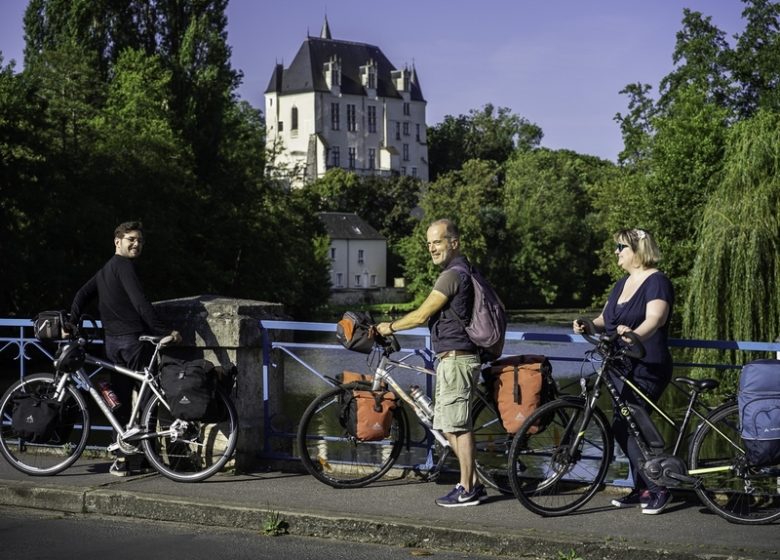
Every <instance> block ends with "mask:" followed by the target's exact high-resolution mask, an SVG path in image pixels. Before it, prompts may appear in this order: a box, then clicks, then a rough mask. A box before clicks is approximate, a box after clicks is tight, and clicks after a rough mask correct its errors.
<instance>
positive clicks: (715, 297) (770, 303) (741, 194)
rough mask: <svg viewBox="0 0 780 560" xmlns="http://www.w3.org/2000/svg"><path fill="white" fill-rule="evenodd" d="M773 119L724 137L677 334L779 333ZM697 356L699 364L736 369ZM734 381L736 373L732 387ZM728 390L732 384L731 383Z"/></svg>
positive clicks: (779, 179)
mask: <svg viewBox="0 0 780 560" xmlns="http://www.w3.org/2000/svg"><path fill="white" fill-rule="evenodd" d="M778 146H780V115H778V113H775V112H770V111H759V112H758V113H757V114H756V116H755V117H753V118H751V119H748V120H745V121H743V122H740V123H738V124H737V125H736V126H735V127H734V128H733V129H732V130H731V131H730V134H729V141H728V147H727V150H726V155H725V164H724V173H723V179H722V181H721V182H720V184H719V186H718V189H717V191H716V192H715V194H714V195H713V196H712V197H710V199H709V200H708V201H707V204H706V206H705V208H704V219H703V220H702V222H701V226H700V231H699V248H698V249H699V250H698V252H697V254H696V259H695V261H694V263H693V269H692V271H691V287H690V294H689V297H688V300H687V301H686V305H685V314H684V335H685V336H687V337H691V338H700V339H717V340H766V339H767V335H768V334H770V333H774V334H775V335H776V333H778V332H780V284H778V282H777V279H778V277H780V217H779V216H780V213H778V209H780V154H779V153H778V149H777V147H778ZM720 354H721V355H720V356H716V355H714V354H713V353H712V352H707V351H704V350H700V351H698V352H696V354H695V357H694V359H695V360H696V361H701V362H714V361H716V358H717V361H721V362H722V361H724V358H727V359H729V360H730V361H731V362H732V363H743V362H744V361H747V360H749V359H752V357H746V356H745V355H744V354H742V353H737V352H728V353H725V352H724V353H720ZM735 381H736V375H734V376H733V378H732V382H735ZM732 388H733V385H732Z"/></svg>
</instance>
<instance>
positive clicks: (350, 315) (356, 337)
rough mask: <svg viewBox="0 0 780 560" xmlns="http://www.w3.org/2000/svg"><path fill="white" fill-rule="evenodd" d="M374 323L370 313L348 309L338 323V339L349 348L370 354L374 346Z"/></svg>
mask: <svg viewBox="0 0 780 560" xmlns="http://www.w3.org/2000/svg"><path fill="white" fill-rule="evenodd" d="M373 324H374V320H373V319H372V317H371V314H370V313H366V312H363V311H347V312H346V313H344V315H343V316H342V317H341V320H340V321H339V322H338V323H336V339H337V340H338V341H339V342H340V343H341V345H342V346H343V347H344V348H346V349H347V350H353V351H355V352H360V353H361V354H369V353H370V352H371V349H372V348H373V347H374V329H373V326H372V325H373Z"/></svg>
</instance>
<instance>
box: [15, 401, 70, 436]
mask: <svg viewBox="0 0 780 560" xmlns="http://www.w3.org/2000/svg"><path fill="white" fill-rule="evenodd" d="M13 400H14V408H13V413H12V414H11V427H12V428H13V431H14V433H15V434H16V435H17V436H18V437H20V438H21V439H23V440H25V441H29V442H30V443H46V442H48V441H49V440H50V439H51V438H52V436H53V435H54V432H55V430H56V429H57V426H58V425H59V423H60V415H61V410H62V405H61V404H60V403H59V402H57V401H56V400H54V399H49V398H46V397H42V396H39V395H33V394H29V395H20V396H18V397H13Z"/></svg>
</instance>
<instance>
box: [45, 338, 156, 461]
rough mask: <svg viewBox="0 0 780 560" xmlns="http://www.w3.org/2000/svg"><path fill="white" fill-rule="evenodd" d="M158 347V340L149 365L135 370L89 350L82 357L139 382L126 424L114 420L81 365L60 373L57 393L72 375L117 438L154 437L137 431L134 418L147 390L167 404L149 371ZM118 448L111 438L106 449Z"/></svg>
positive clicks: (138, 429) (111, 412)
mask: <svg viewBox="0 0 780 560" xmlns="http://www.w3.org/2000/svg"><path fill="white" fill-rule="evenodd" d="M140 340H142V341H146V342H153V340H154V339H153V338H152V337H145V336H144V337H141V338H140ZM160 348H161V345H160V344H159V343H156V344H155V349H154V353H153V354H152V357H151V359H150V360H149V365H147V366H145V367H144V369H143V371H142V372H141V371H135V370H132V369H129V368H126V367H124V366H120V365H118V364H114V363H111V362H108V361H106V360H102V359H100V358H98V357H96V356H93V355H91V354H87V355H86V357H85V360H84V362H85V363H86V364H89V365H93V366H98V367H99V368H100V369H107V370H110V371H115V372H117V373H119V374H121V375H124V376H126V377H130V378H131V379H134V380H136V381H138V382H140V383H141V387H140V388H139V390H138V398H137V399H135V402H134V403H133V408H132V411H131V413H130V419H129V420H128V423H127V426H125V427H123V426H122V425H121V424H120V423H119V420H117V418H116V416H115V415H114V413H113V411H112V410H111V409H110V408H109V407H108V405H107V404H106V403H105V401H104V400H103V397H102V396H101V394H100V393H99V392H98V390H97V389H96V388H95V385H94V384H93V383H92V380H91V378H90V375H89V374H88V373H87V371H86V370H85V369H84V368H83V367H81V368H79V369H78V370H76V371H75V372H74V373H72V374H71V373H63V374H61V375H60V379H59V381H58V383H57V394H59V395H64V394H65V391H64V388H65V385H66V384H67V383H68V382H69V381H70V380H71V379H72V381H73V383H75V385H76V387H77V388H78V389H79V390H80V391H85V392H87V393H88V394H89V395H90V397H92V400H93V401H94V402H95V404H96V405H97V406H98V408H99V409H100V411H101V412H102V413H103V415H104V416H105V417H106V420H108V422H109V423H110V424H111V427H113V428H114V430H116V432H117V434H119V439H121V440H123V441H133V440H142V439H148V438H152V437H155V436H156V435H158V434H151V435H150V434H141V433H140V432H141V429H140V428H139V427H138V426H137V420H138V417H139V415H140V413H141V406H142V404H143V403H145V402H146V400H147V399H146V397H147V394H148V393H150V392H151V393H154V394H155V395H156V396H157V397H158V398H159V399H160V401H161V402H162V403H163V404H165V406H166V407H168V404H167V402H166V401H165V398H164V396H163V394H162V393H161V392H160V389H159V387H158V386H157V384H156V383H155V381H154V376H153V374H152V369H153V367H154V364H155V363H156V362H157V360H158V357H159V352H160ZM118 448H119V444H118V443H117V442H114V443H112V444H111V445H109V446H108V448H107V449H108V451H114V450H116V449H118Z"/></svg>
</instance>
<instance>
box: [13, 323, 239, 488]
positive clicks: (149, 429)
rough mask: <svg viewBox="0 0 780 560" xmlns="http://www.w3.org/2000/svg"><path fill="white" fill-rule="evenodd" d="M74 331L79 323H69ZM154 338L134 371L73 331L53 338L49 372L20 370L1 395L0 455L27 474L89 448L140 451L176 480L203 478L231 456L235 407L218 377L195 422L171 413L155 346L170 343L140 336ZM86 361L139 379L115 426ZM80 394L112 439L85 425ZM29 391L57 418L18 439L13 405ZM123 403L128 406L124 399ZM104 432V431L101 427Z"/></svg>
mask: <svg viewBox="0 0 780 560" xmlns="http://www.w3.org/2000/svg"><path fill="white" fill-rule="evenodd" d="M74 330H76V331H77V330H78V329H74ZM139 340H140V341H142V342H144V343H148V344H152V345H154V352H153V354H152V357H151V359H150V361H149V364H148V365H147V366H146V367H144V369H143V371H134V370H131V369H128V368H126V367H123V366H120V365H118V364H114V363H111V362H108V361H106V360H102V359H100V358H97V357H95V356H92V355H90V354H88V353H87V352H86V350H85V347H86V345H87V340H86V339H85V338H81V337H79V336H78V334H74V335H72V336H70V337H69V338H68V339H65V340H62V341H60V347H59V350H58V352H57V355H56V357H55V359H54V362H53V364H54V373H53V374H52V373H36V374H32V375H27V376H25V377H24V378H23V379H21V380H20V381H17V382H15V383H14V384H13V385H11V387H10V388H9V389H8V390H7V391H6V392H5V394H4V395H3V397H2V398H1V399H0V454H2V455H3V457H4V458H5V459H6V460H7V461H8V462H9V463H10V464H11V465H12V466H13V467H14V468H16V469H18V470H20V471H22V472H24V473H26V474H28V475H31V476H48V475H54V474H57V473H59V472H62V471H64V470H65V469H67V468H68V467H70V466H71V465H73V463H75V462H76V461H77V460H78V458H79V457H80V456H81V455H82V453H83V452H84V450H85V449H87V445H88V444H90V449H93V448H94V449H100V447H103V448H104V449H105V450H107V451H109V452H113V451H121V452H123V453H125V454H135V453H141V452H142V453H143V454H144V455H146V458H147V459H148V460H149V463H150V464H151V465H152V466H153V467H154V468H155V469H156V470H157V471H158V472H159V473H160V474H162V475H164V476H166V477H167V478H170V479H171V480H175V481H177V482H196V481H200V480H204V479H206V478H208V477H210V476H211V475H213V474H214V473H216V472H218V471H219V470H220V469H222V468H223V467H224V466H225V464H226V463H227V462H228V461H229V460H230V459H231V457H232V455H233V452H234V450H235V447H236V439H237V437H238V414H237V413H236V409H235V406H234V405H233V402H232V401H231V399H230V397H229V395H228V394H227V393H226V391H225V390H223V389H222V388H221V387H220V386H219V384H217V385H216V388H215V389H216V392H215V395H214V400H213V402H212V403H211V404H210V405H209V410H208V412H207V416H206V417H204V418H203V419H201V420H198V421H187V420H181V419H178V418H175V417H174V416H173V415H172V414H171V410H170V407H169V406H168V403H167V402H166V399H165V392H164V391H163V389H162V387H161V386H160V383H159V372H158V368H159V363H160V349H161V348H163V347H164V346H165V345H166V344H170V343H171V342H172V340H173V339H172V338H171V337H170V336H166V337H155V336H141V337H140V338H139ZM85 366H96V367H97V368H102V369H103V370H108V371H114V372H117V373H119V374H121V375H125V376H127V377H130V378H132V379H134V380H136V381H138V382H140V384H141V385H140V389H139V392H138V398H137V399H135V400H134V401H135V402H134V403H133V404H132V412H131V414H130V420H129V422H128V423H127V425H126V426H122V425H121V424H120V422H119V421H118V420H117V418H116V416H115V415H114V413H113V412H112V411H111V409H110V408H109V406H108V405H107V404H106V403H105V401H104V400H103V397H102V396H101V394H100V392H99V391H98V389H97V388H96V386H95V384H94V383H93V380H92V379H91V376H90V374H89V373H88V372H87V370H86V369H85ZM83 393H87V394H88V395H89V396H90V397H91V400H92V401H93V402H94V404H95V405H96V407H97V408H98V409H99V410H100V412H102V413H103V415H104V416H105V417H106V419H107V420H108V422H109V423H110V424H111V426H112V427H113V429H114V431H115V433H116V434H117V435H116V439H115V440H114V441H113V442H111V441H110V440H109V441H106V439H107V438H105V436H104V438H103V439H102V441H101V437H100V436H101V434H100V433H91V432H90V411H89V407H88V404H87V401H86V400H85V398H84V395H83ZM31 396H32V397H34V398H35V399H38V400H39V401H40V402H41V403H44V405H45V406H52V407H56V410H57V414H58V417H57V421H56V425H55V426H54V427H53V429H52V430H50V433H46V435H44V436H41V437H37V438H32V439H33V440H32V441H29V440H25V439H24V438H23V437H19V435H17V434H18V433H20V432H19V431H18V430H15V429H14V426H13V425H12V424H13V422H12V420H13V415H14V408H15V407H16V406H18V405H19V402H20V401H21V400H22V399H25V398H30V397H31ZM123 406H129V404H128V403H125V404H123ZM103 434H106V432H103Z"/></svg>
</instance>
